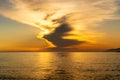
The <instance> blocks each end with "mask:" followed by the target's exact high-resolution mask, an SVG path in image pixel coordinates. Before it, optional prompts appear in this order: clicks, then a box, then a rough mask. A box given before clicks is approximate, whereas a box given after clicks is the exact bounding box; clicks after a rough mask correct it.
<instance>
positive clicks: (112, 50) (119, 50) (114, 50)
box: [107, 48, 120, 52]
mask: <svg viewBox="0 0 120 80" xmlns="http://www.w3.org/2000/svg"><path fill="white" fill-rule="evenodd" d="M107 52H120V48H116V49H108V50H107Z"/></svg>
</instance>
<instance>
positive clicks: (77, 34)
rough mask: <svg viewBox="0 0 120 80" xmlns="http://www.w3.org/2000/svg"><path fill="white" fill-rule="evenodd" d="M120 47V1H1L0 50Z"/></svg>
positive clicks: (88, 49) (87, 49)
mask: <svg viewBox="0 0 120 80" xmlns="http://www.w3.org/2000/svg"><path fill="white" fill-rule="evenodd" d="M57 47H58V48H66V49H72V50H74V51H77V50H80V51H101V50H106V49H110V48H119V47H120V0H0V51H14V50H15V51H23V50H25V51H26V50H27V51H38V50H43V49H46V48H57Z"/></svg>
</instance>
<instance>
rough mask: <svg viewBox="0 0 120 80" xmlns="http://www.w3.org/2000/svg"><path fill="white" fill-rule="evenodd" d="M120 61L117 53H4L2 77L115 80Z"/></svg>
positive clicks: (27, 79)
mask: <svg viewBox="0 0 120 80" xmlns="http://www.w3.org/2000/svg"><path fill="white" fill-rule="evenodd" d="M119 61H120V58H119V56H118V55H116V53H109V54H108V53H87V52H70V53H66V52H65V53H64V52H28V53H26V52H21V53H3V54H1V53H0V79H1V78H2V79H4V77H5V76H6V77H5V78H8V79H10V80H18V79H21V78H22V79H21V80H34V79H36V80H106V79H108V80H111V79H113V80H115V79H118V78H119V79H120V77H119V76H118V75H120V73H119V71H120V64H119ZM116 75H117V76H116ZM106 77H107V78H106ZM13 78H15V79H13ZM119 79H118V80H119Z"/></svg>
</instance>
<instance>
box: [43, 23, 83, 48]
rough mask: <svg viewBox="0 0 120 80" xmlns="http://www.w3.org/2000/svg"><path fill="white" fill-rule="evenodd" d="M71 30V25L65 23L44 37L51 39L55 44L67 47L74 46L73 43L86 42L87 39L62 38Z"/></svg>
mask: <svg viewBox="0 0 120 80" xmlns="http://www.w3.org/2000/svg"><path fill="white" fill-rule="evenodd" d="M71 30H72V29H71V28H70V27H69V25H68V24H66V23H64V24H62V25H61V26H59V27H58V28H56V30H55V31H54V32H53V33H51V34H49V35H46V36H44V38H46V39H47V40H49V41H51V42H52V43H53V44H55V45H56V46H58V47H66V46H72V45H77V44H82V43H85V41H77V40H72V39H63V38H62V37H63V36H65V35H66V33H67V32H69V31H71Z"/></svg>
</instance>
